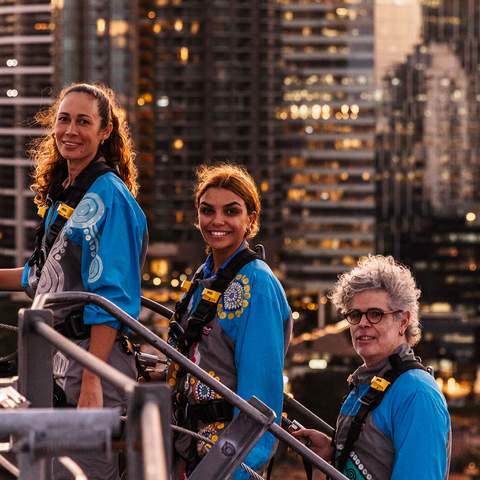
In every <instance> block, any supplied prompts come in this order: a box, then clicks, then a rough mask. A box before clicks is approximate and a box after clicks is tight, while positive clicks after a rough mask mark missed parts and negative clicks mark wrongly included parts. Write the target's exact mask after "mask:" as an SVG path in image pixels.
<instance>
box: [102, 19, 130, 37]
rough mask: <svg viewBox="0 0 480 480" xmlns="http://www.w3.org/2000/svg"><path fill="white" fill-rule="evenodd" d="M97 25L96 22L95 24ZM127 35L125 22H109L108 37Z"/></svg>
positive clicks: (126, 23)
mask: <svg viewBox="0 0 480 480" xmlns="http://www.w3.org/2000/svg"><path fill="white" fill-rule="evenodd" d="M97 25H98V22H97ZM126 33H128V22H127V21H125V20H112V21H111V22H110V36H111V37H118V36H120V35H125V34H126Z"/></svg>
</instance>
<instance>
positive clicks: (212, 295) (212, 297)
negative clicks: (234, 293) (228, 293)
mask: <svg viewBox="0 0 480 480" xmlns="http://www.w3.org/2000/svg"><path fill="white" fill-rule="evenodd" d="M221 295H222V294H221V293H220V292H217V291H215V290H210V289H209V288H204V289H203V292H202V299H203V300H206V301H207V302H211V303H217V302H218V299H219V298H220V296H221Z"/></svg>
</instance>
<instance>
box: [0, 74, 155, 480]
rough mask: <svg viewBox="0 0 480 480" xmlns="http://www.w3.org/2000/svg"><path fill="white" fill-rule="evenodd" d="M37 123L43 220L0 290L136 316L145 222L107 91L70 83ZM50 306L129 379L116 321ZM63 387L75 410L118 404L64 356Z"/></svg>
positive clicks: (74, 335) (103, 467) (59, 323)
mask: <svg viewBox="0 0 480 480" xmlns="http://www.w3.org/2000/svg"><path fill="white" fill-rule="evenodd" d="M36 119H37V121H38V122H39V123H40V125H42V126H44V127H45V128H46V129H47V130H48V133H47V135H46V136H45V137H43V138H40V139H38V140H37V141H35V142H34V144H33V145H32V148H31V150H30V154H31V156H32V158H33V160H34V163H35V173H34V181H33V185H32V189H33V191H34V192H35V194H36V196H35V203H36V204H37V206H38V210H39V214H40V215H41V216H42V217H43V221H42V224H41V226H40V227H39V229H38V232H37V245H36V249H35V252H34V254H33V255H32V257H31V258H30V260H29V261H28V262H27V264H26V265H25V267H24V268H20V269H10V270H0V290H17V289H18V290H19V289H21V288H23V289H25V290H26V291H27V293H28V294H29V295H30V296H31V297H34V296H36V295H38V294H40V293H52V292H62V291H87V292H93V293H96V294H99V295H102V296H103V297H105V298H107V299H109V300H111V301H112V302H113V303H115V304H116V305H117V306H118V307H120V308H122V309H123V310H125V311H126V312H128V313H129V314H130V315H132V316H133V317H136V316H137V315H138V313H139V309H140V278H141V268H142V264H143V261H144V257H145V252H146V247H147V227H146V220H145V215H144V214H143V212H142V210H141V209H140V207H139V205H138V204H137V202H136V201H135V198H134V196H135V195H136V193H137V190H138V187H137V182H136V178H137V170H136V167H135V165H134V157H135V156H134V153H133V151H132V142H131V139H130V136H129V133H128V129H127V125H126V122H125V121H124V119H123V115H122V111H121V109H120V108H119V106H118V105H117V103H116V100H115V95H114V93H113V91H112V90H110V89H108V88H106V87H105V86H102V85H91V84H84V83H81V84H73V85H71V86H69V87H66V88H64V89H63V90H62V91H61V92H60V95H59V96H58V98H57V100H56V101H55V103H54V104H53V106H52V107H51V108H49V109H48V110H46V111H43V112H40V113H39V114H38V115H37V118H36ZM53 312H54V323H55V328H57V330H59V331H60V332H61V333H63V334H64V335H65V336H67V337H69V338H70V339H72V340H74V341H76V342H78V343H79V344H80V345H81V346H82V347H83V348H86V349H88V350H89V351H90V353H92V354H94V355H95V356H97V357H98V358H100V359H101V360H104V361H108V363H110V364H111V365H113V366H114V367H115V368H117V369H119V370H121V371H122V372H123V373H125V374H127V375H129V376H130V377H132V378H136V369H135V365H134V360H133V356H132V355H127V353H126V352H124V351H123V349H122V346H121V342H120V341H119V340H120V336H119V330H120V324H119V322H118V321H117V320H116V319H115V318H113V317H112V316H110V315H109V314H107V313H106V312H105V311H103V310H102V309H101V308H98V307H96V306H94V305H85V306H81V305H62V306H61V307H58V306H56V307H54V309H53ZM57 355H58V354H57ZM62 360H63V362H59V363H63V364H65V362H66V359H64V358H63V359H62ZM62 387H63V390H64V392H65V395H66V403H67V404H69V405H76V406H77V407H78V408H95V407H97V408H98V407H102V406H108V407H117V406H120V407H121V406H123V405H125V401H126V399H125V398H124V394H123V393H122V392H120V391H118V390H117V389H115V388H114V387H113V386H112V385H110V384H108V383H105V382H102V381H101V380H100V379H99V377H97V376H96V375H94V374H93V373H91V372H89V371H88V370H86V369H85V370H84V369H83V368H82V367H81V366H80V365H79V364H78V363H77V362H75V361H73V360H70V361H68V367H67V369H66V372H65V378H64V381H63V384H62ZM75 460H77V461H78V463H79V464H80V466H81V467H82V468H83V469H84V471H85V473H86V474H87V476H88V477H89V478H101V479H102V480H103V479H112V480H113V479H117V478H118V472H117V466H116V464H115V462H112V461H107V460H106V459H103V458H99V456H98V455H93V454H92V455H90V456H88V455H84V454H82V456H81V457H78V458H77V457H76V458H75Z"/></svg>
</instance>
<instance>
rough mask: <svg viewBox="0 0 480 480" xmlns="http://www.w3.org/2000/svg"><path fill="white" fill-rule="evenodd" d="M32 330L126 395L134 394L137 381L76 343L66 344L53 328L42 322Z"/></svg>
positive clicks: (37, 323) (33, 326)
mask: <svg viewBox="0 0 480 480" xmlns="http://www.w3.org/2000/svg"><path fill="white" fill-rule="evenodd" d="M32 328H33V329H35V331H36V332H37V333H38V334H39V335H41V336H42V337H43V338H45V339H46V340H48V341H49V342H50V343H51V344H52V345H54V346H55V347H57V348H58V349H59V350H61V351H62V352H63V353H65V354H66V355H67V356H70V357H72V358H73V359H75V360H76V361H77V362H79V363H81V364H82V365H83V366H84V367H86V368H87V369H88V370H91V371H92V372H93V373H95V374H97V375H99V376H101V377H102V378H106V379H107V380H108V381H109V382H110V383H112V384H114V385H115V386H116V387H117V388H119V389H121V390H124V391H125V392H126V393H132V392H133V390H134V388H135V385H136V384H137V382H135V380H132V379H131V378H130V377H127V375H125V374H124V373H122V372H119V371H118V370H117V369H116V368H113V367H111V366H110V365H108V363H106V362H100V361H98V359H97V358H96V357H93V355H92V354H91V353H89V352H87V351H85V350H84V349H83V348H82V347H79V346H78V345H76V344H75V343H73V342H65V337H64V336H63V335H61V334H60V333H58V332H57V331H56V330H55V329H53V328H52V327H50V326H48V325H46V324H45V323H42V322H34V323H33V325H32ZM92 357H93V358H92Z"/></svg>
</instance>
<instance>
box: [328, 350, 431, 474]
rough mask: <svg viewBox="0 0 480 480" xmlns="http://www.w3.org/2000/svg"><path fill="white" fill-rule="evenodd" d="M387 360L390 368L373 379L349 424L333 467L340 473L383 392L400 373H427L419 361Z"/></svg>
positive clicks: (394, 356) (395, 355) (397, 356)
mask: <svg viewBox="0 0 480 480" xmlns="http://www.w3.org/2000/svg"><path fill="white" fill-rule="evenodd" d="M388 359H389V361H390V364H391V365H392V368H391V369H390V370H388V371H387V372H385V374H384V375H383V377H382V378H380V377H373V379H372V381H371V384H370V387H369V389H368V390H367V393H366V394H365V395H364V396H363V397H362V398H361V399H360V403H361V405H360V408H359V409H358V412H357V414H356V415H355V417H354V418H353V420H352V423H351V424H350V428H349V430H348V434H347V439H346V441H345V445H344V446H343V449H342V451H341V452H340V455H339V456H338V459H337V460H336V462H335V466H336V468H337V469H338V470H339V471H340V472H342V471H343V469H344V468H345V465H346V463H347V460H348V457H349V456H350V452H351V451H352V449H353V445H354V443H355V442H356V441H357V439H358V437H359V436H360V432H361V430H362V425H363V424H364V423H365V420H366V418H367V415H368V414H369V413H370V412H371V411H372V410H374V409H375V408H376V407H377V406H378V405H379V404H380V402H381V401H382V399H383V397H384V395H385V392H386V391H387V390H388V389H389V388H390V386H391V385H392V383H393V382H394V381H395V380H396V379H397V378H398V377H399V376H400V375H401V374H402V373H404V372H406V371H408V370H412V369H420V370H425V371H427V372H428V369H427V367H425V366H424V365H423V364H422V363H421V362H420V360H419V359H415V360H402V359H401V358H400V356H399V355H398V354H393V355H390V357H388Z"/></svg>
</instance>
